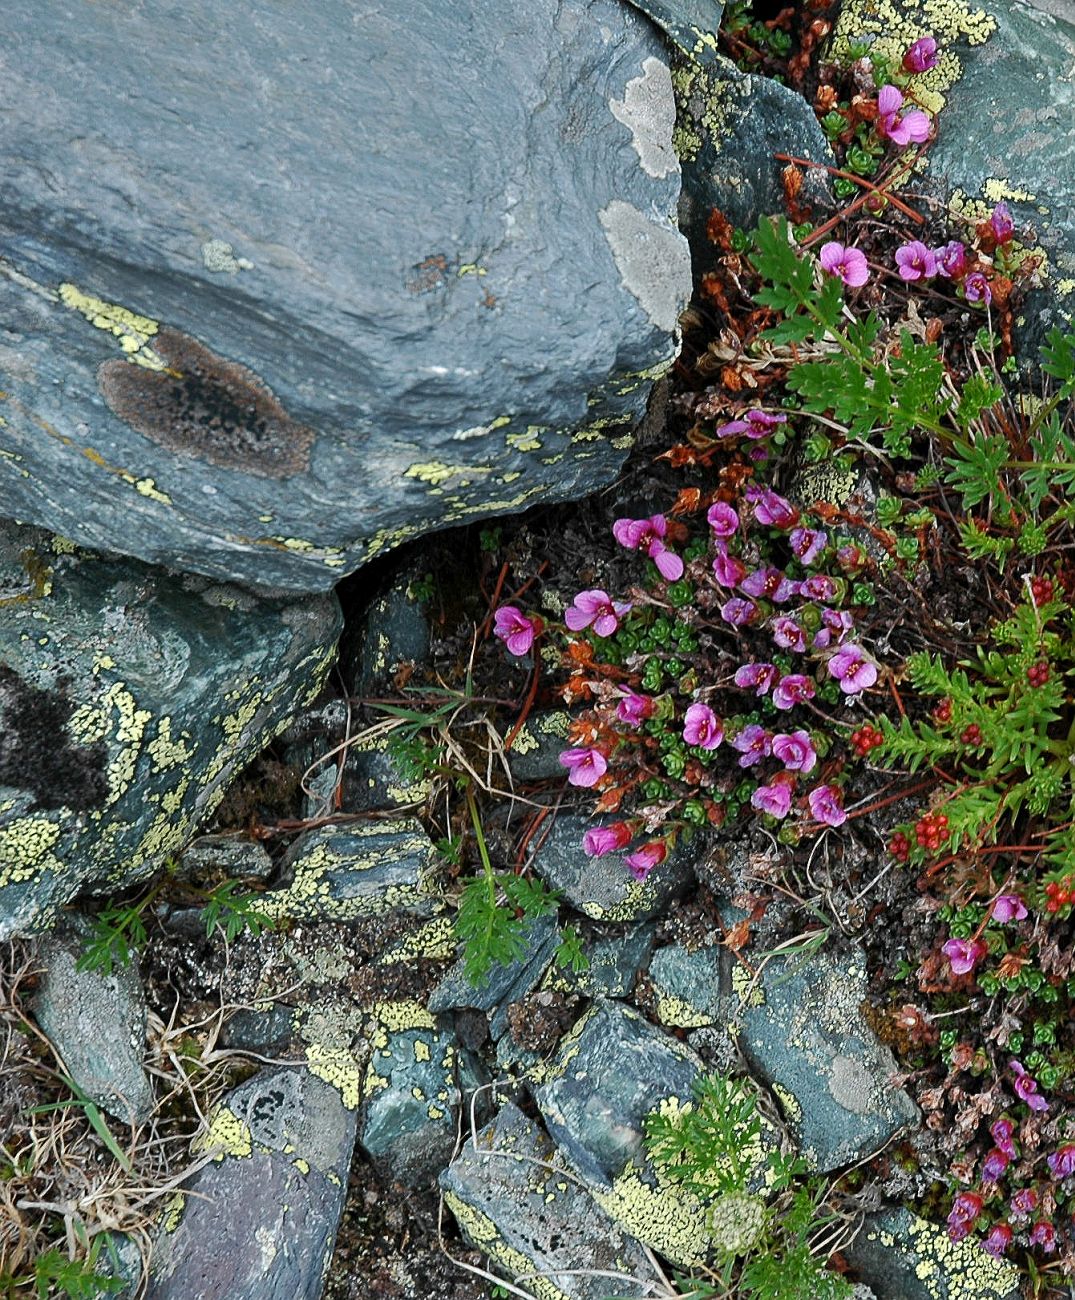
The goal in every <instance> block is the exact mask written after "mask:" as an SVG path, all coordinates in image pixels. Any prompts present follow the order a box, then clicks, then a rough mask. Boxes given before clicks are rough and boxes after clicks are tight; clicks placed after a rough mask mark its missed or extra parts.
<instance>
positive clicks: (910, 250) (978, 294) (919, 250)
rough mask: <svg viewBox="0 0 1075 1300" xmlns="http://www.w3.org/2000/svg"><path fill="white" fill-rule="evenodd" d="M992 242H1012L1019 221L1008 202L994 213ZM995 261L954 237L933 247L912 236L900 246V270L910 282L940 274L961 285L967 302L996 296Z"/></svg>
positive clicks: (998, 245)
mask: <svg viewBox="0 0 1075 1300" xmlns="http://www.w3.org/2000/svg"><path fill="white" fill-rule="evenodd" d="M985 224H987V226H988V234H989V237H990V238H989V242H990V243H991V244H992V246H993V248H994V249H1004V248H1006V247H1007V246H1008V245H1009V244H1011V242H1012V238H1013V236H1014V233H1015V224H1014V222H1013V221H1012V215H1011V212H1010V211H1009V210H1008V205H1007V204H1006V203H998V204H997V205H996V207H995V208H994V209H993V211H992V213H991V214H990V217H989V221H988V223H985ZM990 266H991V263H990V261H989V260H988V259H987V258H985V256H984V255H983V254H982V253H981V252H976V251H972V250H969V249H968V248H967V246H966V244H964V243H963V242H962V241H961V240H958V239H952V240H949V241H948V242H947V243H946V244H940V245H938V246H936V247H934V248H929V247H927V245H925V244H923V243H922V241H921V240H918V239H912V240H910V241H909V242H908V243H906V244H902V245H901V246H900V247H899V248H898V249H897V250H896V270H897V271H898V272H899V275H900V278H901V279H903V280H906V281H908V282H912V281H915V280H932V279H934V278H936V277H939V278H940V279H942V280H951V281H952V283H953V284H955V285H957V286H958V287H959V289H960V291H961V292H962V294H963V297H964V298H965V299H966V300H967V302H976V303H982V304H983V305H984V306H988V305H989V304H990V303H991V302H992V300H993V289H992V287H991V284H990V279H989V276H988V274H987V272H988V270H989V269H990Z"/></svg>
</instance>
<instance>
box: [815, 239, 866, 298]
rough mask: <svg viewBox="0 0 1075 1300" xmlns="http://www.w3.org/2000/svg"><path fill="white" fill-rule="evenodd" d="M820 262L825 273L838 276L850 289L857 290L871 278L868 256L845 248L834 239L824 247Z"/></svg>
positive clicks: (854, 249)
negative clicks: (867, 261) (867, 262)
mask: <svg viewBox="0 0 1075 1300" xmlns="http://www.w3.org/2000/svg"><path fill="white" fill-rule="evenodd" d="M818 260H819V261H820V262H821V269H822V270H823V271H827V272H828V274H829V275H838V276H839V277H840V279H841V280H843V282H844V284H846V285H847V286H848V288H851V289H856V288H858V286H859V285H862V284H865V283H866V281H867V280H868V279H869V278H870V268H869V266H868V265H867V264H866V254H865V253H863V252H862V251H861V250H860V249H857V248H845V247H844V246H843V244H838V243H837V242H836V240H834V239H831V240H829V242H828V243H827V244H823V245H822V247H821V254H820V257H819V259H818Z"/></svg>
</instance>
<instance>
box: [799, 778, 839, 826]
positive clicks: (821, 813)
mask: <svg viewBox="0 0 1075 1300" xmlns="http://www.w3.org/2000/svg"><path fill="white" fill-rule="evenodd" d="M806 802H807V803H808V804H809V805H810V814H811V816H812V817H813V818H814V820H815V821H819V822H821V823H822V824H823V825H825V826H842V825H843V824H844V822H845V821H847V813H845V812H844V804H843V795H841V793H840V791H839V790H838V789H837V788H836V786H834V785H819V786H815V788H814V789H813V790H811V791H810V793H809V794H808V795H807V796H806Z"/></svg>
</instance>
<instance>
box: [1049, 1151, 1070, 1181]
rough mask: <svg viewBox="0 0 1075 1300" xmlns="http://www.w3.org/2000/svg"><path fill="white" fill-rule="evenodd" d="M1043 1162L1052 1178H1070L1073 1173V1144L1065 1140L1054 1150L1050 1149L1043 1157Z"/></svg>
mask: <svg viewBox="0 0 1075 1300" xmlns="http://www.w3.org/2000/svg"><path fill="white" fill-rule="evenodd" d="M1045 1163H1046V1164H1047V1165H1048V1166H1049V1172H1050V1173H1051V1174H1052V1176H1053V1177H1054V1178H1056V1179H1061V1178H1070V1177H1071V1175H1072V1174H1075V1145H1072V1143H1070V1142H1066V1143H1065V1144H1064V1145H1063V1146H1062V1147H1059V1148H1058V1149H1057V1150H1056V1151H1050V1152H1049V1154H1048V1155H1047V1156H1046V1158H1045Z"/></svg>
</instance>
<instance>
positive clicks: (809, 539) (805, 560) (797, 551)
mask: <svg viewBox="0 0 1075 1300" xmlns="http://www.w3.org/2000/svg"><path fill="white" fill-rule="evenodd" d="M788 541H789V543H790V544H791V553H792V555H794V556H795V558H796V559H797V560H798V561H799V563H800V564H801V565H803V567H804V568H807V569H808V568H809V567H810V566H811V565H812V564H813V562H814V561H815V560H816V559H817V557H818V556H819V555H820V554H821V552H822V551H823V550H824V549H825V547H826V546H828V544H829V535H828V533H826V532H825V531H824V529H821V528H793V529H792V530H791V532H790V533H789V535H788Z"/></svg>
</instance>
